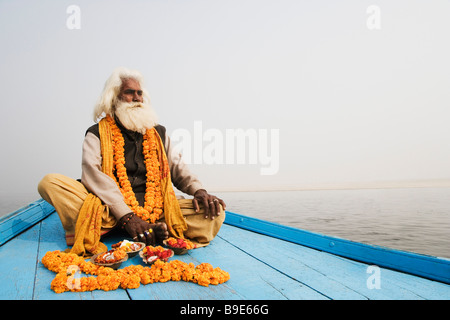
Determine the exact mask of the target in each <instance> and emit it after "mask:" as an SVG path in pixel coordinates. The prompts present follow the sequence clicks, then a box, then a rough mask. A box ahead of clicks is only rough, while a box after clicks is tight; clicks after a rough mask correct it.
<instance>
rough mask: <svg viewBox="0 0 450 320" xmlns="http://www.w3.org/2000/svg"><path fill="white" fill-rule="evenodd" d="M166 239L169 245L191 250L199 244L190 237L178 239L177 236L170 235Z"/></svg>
mask: <svg viewBox="0 0 450 320" xmlns="http://www.w3.org/2000/svg"><path fill="white" fill-rule="evenodd" d="M166 241H167V245H168V246H170V247H172V248H180V249H187V250H191V249H195V248H196V247H197V245H195V244H193V243H192V242H191V241H189V240H188V239H176V238H173V237H170V238H168V239H167V240H166Z"/></svg>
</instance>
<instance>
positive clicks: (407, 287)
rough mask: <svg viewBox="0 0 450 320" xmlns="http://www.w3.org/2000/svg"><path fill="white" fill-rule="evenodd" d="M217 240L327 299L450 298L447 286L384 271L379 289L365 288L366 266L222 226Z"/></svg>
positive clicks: (367, 278)
mask: <svg viewBox="0 0 450 320" xmlns="http://www.w3.org/2000/svg"><path fill="white" fill-rule="evenodd" d="M219 237H220V238H221V239H224V240H225V241H227V242H228V243H230V244H233V245H234V246H235V247H236V248H239V250H242V251H244V252H245V253H247V254H248V255H251V256H252V257H253V258H254V259H257V260H259V261H261V262H263V263H265V264H266V265H268V266H270V267H271V268H273V269H275V270H277V271H278V272H280V273H282V274H284V275H286V276H288V277H291V278H293V279H296V280H297V281H298V282H299V284H301V285H303V286H305V287H309V288H313V289H314V290H315V291H316V292H317V293H320V294H322V295H323V296H325V297H328V298H330V299H345V300H349V299H351V300H355V299H357V300H362V299H372V300H373V299H378V300H386V299H389V300H394V299H395V300H398V299H401V300H406V299H414V300H421V299H435V300H437V299H449V298H450V285H448V284H444V283H442V282H437V281H432V280H429V279H424V278H420V277H417V276H414V275H410V274H406V273H403V272H398V271H393V270H390V269H385V268H379V275H380V277H379V284H380V286H379V288H374V287H372V286H368V285H367V283H368V281H369V282H370V279H371V277H372V276H373V272H371V270H370V269H369V267H371V266H370V265H368V264H365V263H362V262H358V261H354V260H350V259H347V258H343V257H340V256H336V255H333V254H330V253H327V252H324V251H319V250H316V249H312V248H309V247H305V246H301V245H298V244H295V243H293V242H288V241H285V240H280V239H277V238H274V237H270V236H266V235H263V234H257V233H254V232H252V231H248V230H245V229H241V228H236V227H233V226H229V225H224V226H222V228H221V230H220V232H219ZM368 271H369V272H368ZM277 288H279V287H278V286H277Z"/></svg>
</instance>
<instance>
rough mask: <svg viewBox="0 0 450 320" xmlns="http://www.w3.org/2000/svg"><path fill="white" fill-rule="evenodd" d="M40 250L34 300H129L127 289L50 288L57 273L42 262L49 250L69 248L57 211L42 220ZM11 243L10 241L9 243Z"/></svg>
mask: <svg viewBox="0 0 450 320" xmlns="http://www.w3.org/2000/svg"><path fill="white" fill-rule="evenodd" d="M38 242H39V251H38V253H37V258H38V261H39V262H38V263H37V267H36V280H35V286H34V293H33V299H34V300H128V299H129V297H128V295H127V293H126V291H125V290H114V291H101V290H95V291H92V292H63V293H59V294H58V293H55V292H54V291H53V290H51V288H50V284H51V282H52V280H53V279H54V277H55V273H54V272H52V271H50V270H48V269H47V268H45V267H44V266H43V264H42V263H41V262H40V261H41V260H42V257H43V256H44V255H45V253H46V252H48V251H54V250H61V251H64V250H65V249H67V245H66V242H65V237H64V231H63V228H62V226H61V222H60V220H59V217H58V215H57V214H56V213H54V214H53V215H51V216H49V217H48V218H46V219H45V220H43V221H42V222H41V232H40V235H39V241H38ZM7 245H9V243H8V244H7Z"/></svg>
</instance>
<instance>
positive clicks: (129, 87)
mask: <svg viewBox="0 0 450 320" xmlns="http://www.w3.org/2000/svg"><path fill="white" fill-rule="evenodd" d="M119 99H120V100H122V101H124V102H144V97H143V95H142V89H141V85H140V83H139V82H138V81H136V80H134V79H125V80H123V81H122V86H121V87H120V93H119Z"/></svg>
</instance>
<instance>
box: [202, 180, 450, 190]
mask: <svg viewBox="0 0 450 320" xmlns="http://www.w3.org/2000/svg"><path fill="white" fill-rule="evenodd" d="M406 188H450V180H447V179H446V180H417V181H395V182H394V181H385V182H368V183H363V182H355V183H340V184H325V183H324V184H317V185H309V186H308V185H305V186H304V187H299V186H296V187H279V188H267V189H264V188H245V189H210V191H211V192H223V193H226V192H284V191H325V190H330V191H331V190H359V189H406Z"/></svg>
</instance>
